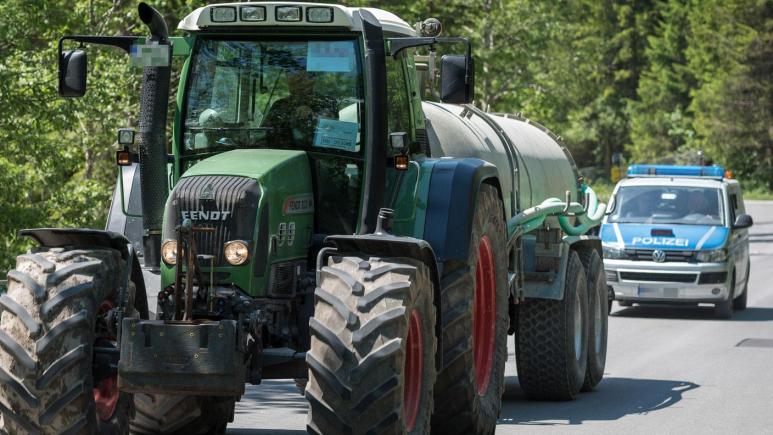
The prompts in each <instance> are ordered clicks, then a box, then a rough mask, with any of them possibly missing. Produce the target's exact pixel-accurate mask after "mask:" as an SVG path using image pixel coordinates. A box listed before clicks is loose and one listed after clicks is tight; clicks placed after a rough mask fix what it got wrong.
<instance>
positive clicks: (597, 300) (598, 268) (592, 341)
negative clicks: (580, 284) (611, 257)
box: [579, 249, 609, 391]
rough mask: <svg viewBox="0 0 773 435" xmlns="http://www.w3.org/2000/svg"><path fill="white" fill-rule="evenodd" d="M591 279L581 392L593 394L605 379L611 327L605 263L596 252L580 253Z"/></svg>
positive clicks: (582, 251) (589, 283) (588, 250)
mask: <svg viewBox="0 0 773 435" xmlns="http://www.w3.org/2000/svg"><path fill="white" fill-rule="evenodd" d="M579 254H580V260H581V261H582V264H583V265H584V266H585V273H586V275H587V277H588V320H589V321H590V323H589V325H588V334H589V336H588V368H587V369H586V372H585V382H584V383H583V384H582V391H591V390H593V389H594V388H596V386H597V385H598V384H599V382H601V379H602V378H603V377H604V366H605V365H606V361H607V330H608V326H609V307H608V299H609V296H608V291H607V282H606V277H605V276H604V262H603V261H602V260H601V256H600V255H599V253H598V251H596V250H595V249H584V250H581V251H580V252H579Z"/></svg>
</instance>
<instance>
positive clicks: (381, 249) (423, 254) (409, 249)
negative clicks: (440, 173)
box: [325, 234, 443, 369]
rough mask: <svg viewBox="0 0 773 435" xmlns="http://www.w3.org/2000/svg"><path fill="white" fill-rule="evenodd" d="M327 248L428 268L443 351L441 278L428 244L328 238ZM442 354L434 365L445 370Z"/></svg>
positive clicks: (371, 236)
mask: <svg viewBox="0 0 773 435" xmlns="http://www.w3.org/2000/svg"><path fill="white" fill-rule="evenodd" d="M325 246H332V247H335V248H336V250H337V251H338V252H339V253H347V252H351V253H367V254H368V255H373V256H379V257H407V258H414V259H417V260H419V261H421V262H422V263H424V264H426V265H427V268H428V269H429V272H430V278H431V279H432V284H433V292H434V293H435V298H434V299H435V301H434V305H435V316H436V318H435V336H436V337H437V340H438V349H442V343H443V330H442V325H443V321H442V310H441V304H440V302H441V299H440V298H441V292H440V274H439V270H438V269H439V268H438V263H437V260H436V257H435V253H434V252H433V250H432V247H431V246H430V244H429V243H427V242H426V241H424V240H420V239H414V238H413V237H398V236H392V235H388V234H364V235H351V236H348V235H340V236H338V235H336V236H328V237H326V238H325ZM442 354H443V353H442V352H437V353H436V355H435V364H436V367H437V368H438V369H440V368H441V367H443V364H442V363H443V361H442V359H443V355H442Z"/></svg>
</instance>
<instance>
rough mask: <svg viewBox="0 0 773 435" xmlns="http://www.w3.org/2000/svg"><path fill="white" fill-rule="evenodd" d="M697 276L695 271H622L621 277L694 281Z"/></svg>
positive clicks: (628, 278) (632, 279) (652, 280)
mask: <svg viewBox="0 0 773 435" xmlns="http://www.w3.org/2000/svg"><path fill="white" fill-rule="evenodd" d="M696 277H697V274H695V273H650V272H620V279H622V280H625V281H649V282H685V283H692V282H695V278H696Z"/></svg>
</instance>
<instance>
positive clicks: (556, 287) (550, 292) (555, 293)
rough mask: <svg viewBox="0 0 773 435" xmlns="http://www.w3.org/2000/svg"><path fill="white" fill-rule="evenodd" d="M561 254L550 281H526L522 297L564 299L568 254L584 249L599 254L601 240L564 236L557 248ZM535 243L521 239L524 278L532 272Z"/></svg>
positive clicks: (589, 237) (588, 237) (593, 237)
mask: <svg viewBox="0 0 773 435" xmlns="http://www.w3.org/2000/svg"><path fill="white" fill-rule="evenodd" d="M557 248H558V249H559V252H560V253H561V260H560V261H559V264H558V270H555V271H553V272H554V277H553V279H552V280H550V281H540V280H527V281H526V282H525V284H524V297H526V298H527V299H551V300H557V301H560V300H562V299H564V282H565V281H566V269H567V266H568V264H569V253H570V252H571V251H580V250H585V249H595V250H596V251H598V253H599V255H602V253H601V239H599V238H598V237H596V236H565V237H563V239H562V240H561V243H560V244H559V246H557ZM535 251H536V241H535V240H534V239H533V238H526V237H524V238H523V256H524V259H526V260H532V261H531V262H530V261H525V262H524V265H525V268H526V276H527V277H528V276H529V272H530V271H532V270H533V267H534V266H533V264H531V263H533V259H534V258H535Z"/></svg>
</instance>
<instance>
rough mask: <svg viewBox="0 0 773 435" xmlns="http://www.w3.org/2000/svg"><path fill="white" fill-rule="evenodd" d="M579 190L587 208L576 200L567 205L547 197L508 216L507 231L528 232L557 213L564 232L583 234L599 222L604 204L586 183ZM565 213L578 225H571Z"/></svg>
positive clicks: (510, 232) (512, 232)
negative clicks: (573, 217) (585, 200)
mask: <svg viewBox="0 0 773 435" xmlns="http://www.w3.org/2000/svg"><path fill="white" fill-rule="evenodd" d="M581 191H582V193H583V195H585V196H586V197H587V206H588V207H587V209H585V208H584V207H583V206H582V204H580V203H578V202H570V203H569V205H568V206H567V204H566V202H565V201H562V200H560V199H558V198H548V199H546V200H545V201H542V203H541V204H540V205H537V206H534V207H531V208H527V209H526V210H524V211H522V212H520V213H518V214H517V215H515V216H513V217H512V218H510V220H508V221H507V230H508V233H509V234H514V233H515V232H516V231H518V232H519V233H520V234H525V233H528V232H530V231H532V230H535V229H537V228H539V227H541V226H542V224H543V223H544V222H545V218H547V217H548V216H554V215H557V216H558V222H559V224H561V229H562V230H563V231H564V232H565V233H566V234H568V235H570V236H579V235H582V234H585V233H586V232H587V231H588V230H589V229H591V228H592V227H595V226H596V225H598V224H599V223H601V219H602V218H603V217H604V212H605V211H606V204H604V203H600V202H599V199H598V196H597V195H596V192H594V191H593V189H592V188H591V187H590V186H588V185H587V184H583V185H582V189H581ZM565 213H572V214H574V215H575V216H576V217H577V220H578V221H579V225H576V226H575V225H572V223H571V222H570V221H569V216H567V215H566V214H565Z"/></svg>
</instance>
